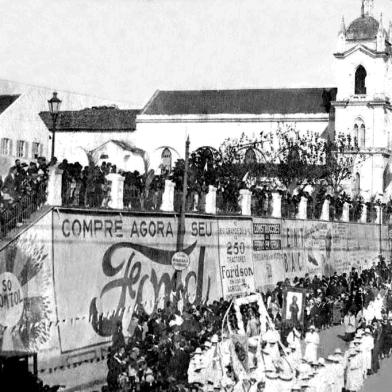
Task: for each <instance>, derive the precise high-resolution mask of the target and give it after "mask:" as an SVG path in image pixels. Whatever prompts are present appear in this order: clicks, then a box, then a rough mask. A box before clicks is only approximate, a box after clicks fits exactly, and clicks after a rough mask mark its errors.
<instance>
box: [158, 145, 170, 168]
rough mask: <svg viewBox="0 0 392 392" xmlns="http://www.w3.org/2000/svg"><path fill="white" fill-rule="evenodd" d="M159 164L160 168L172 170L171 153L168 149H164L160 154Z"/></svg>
mask: <svg viewBox="0 0 392 392" xmlns="http://www.w3.org/2000/svg"><path fill="white" fill-rule="evenodd" d="M161 164H162V167H163V168H165V169H166V170H167V171H171V169H172V153H171V151H170V149H169V148H167V147H165V148H164V149H163V151H162V154H161Z"/></svg>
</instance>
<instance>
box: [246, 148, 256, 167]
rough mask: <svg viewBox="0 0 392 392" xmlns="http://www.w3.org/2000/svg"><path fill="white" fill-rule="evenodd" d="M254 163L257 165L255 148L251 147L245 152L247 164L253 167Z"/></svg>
mask: <svg viewBox="0 0 392 392" xmlns="http://www.w3.org/2000/svg"><path fill="white" fill-rule="evenodd" d="M252 163H256V153H255V150H254V149H253V148H251V147H249V148H248V149H247V150H246V152H245V164H246V165H251V164H252Z"/></svg>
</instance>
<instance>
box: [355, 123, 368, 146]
mask: <svg viewBox="0 0 392 392" xmlns="http://www.w3.org/2000/svg"><path fill="white" fill-rule="evenodd" d="M352 136H353V138H354V140H355V142H356V144H357V145H358V147H359V148H365V146H366V126H365V123H364V122H363V120H362V118H360V117H358V118H357V119H355V122H354V128H353V135H352Z"/></svg>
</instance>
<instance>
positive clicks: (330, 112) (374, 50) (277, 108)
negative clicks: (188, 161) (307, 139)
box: [134, 0, 392, 199]
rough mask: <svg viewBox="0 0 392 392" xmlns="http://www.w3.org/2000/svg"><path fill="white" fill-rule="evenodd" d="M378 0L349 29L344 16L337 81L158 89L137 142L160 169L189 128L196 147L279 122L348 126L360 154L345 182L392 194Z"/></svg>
mask: <svg viewBox="0 0 392 392" xmlns="http://www.w3.org/2000/svg"><path fill="white" fill-rule="evenodd" d="M373 3H374V2H373V0H364V1H363V2H362V7H361V12H360V16H359V18H357V19H355V20H354V21H353V22H352V23H350V25H349V26H348V28H346V26H345V23H344V20H342V23H341V26H340V30H339V32H338V38H337V50H336V53H335V54H334V56H335V59H336V70H335V71H336V82H337V86H336V88H299V89H274V90H272V89H255V90H220V91H219V90H204V91H157V92H156V93H155V95H154V96H153V97H152V98H151V100H150V101H149V102H148V103H147V105H146V106H145V108H144V109H143V110H142V112H141V113H140V114H139V115H138V117H137V131H136V132H135V135H134V137H135V142H136V144H137V145H138V146H140V147H142V148H146V149H147V151H149V153H150V154H151V161H152V163H153V166H155V167H156V168H157V167H158V166H159V164H160V163H162V160H163V159H164V157H163V155H164V152H165V153H166V155H167V151H168V150H167V149H165V147H169V146H170V147H172V149H171V151H172V152H173V154H174V155H177V154H179V155H180V156H181V157H183V156H184V144H185V138H186V135H189V137H190V140H191V150H195V149H197V148H199V147H202V146H212V147H215V148H218V147H219V146H220V145H221V144H222V142H223V141H224V139H226V138H228V137H230V138H238V137H240V136H241V134H242V133H245V134H247V135H249V136H253V135H257V134H258V133H260V132H261V131H263V132H264V133H265V132H274V131H276V129H277V128H278V127H280V126H282V125H293V126H295V128H296V129H298V130H300V131H301V130H304V131H311V132H316V133H318V134H320V135H324V136H325V135H329V136H333V135H337V134H338V133H346V134H347V133H348V134H350V135H351V136H352V138H353V139H354V138H355V140H356V141H357V143H358V146H359V148H360V150H361V153H362V154H361V158H360V159H359V160H358V163H357V165H356V166H355V167H354V169H353V183H352V184H347V187H348V189H352V188H354V187H357V186H358V183H360V188H361V194H362V195H363V196H364V197H365V199H369V198H370V197H372V196H375V197H377V198H380V197H384V199H385V198H388V199H389V196H390V194H391V188H392V186H391V185H390V179H392V170H390V169H389V167H390V165H389V160H390V157H391V149H392V134H391V122H392V119H391V115H392V106H391V104H390V98H391V96H392V47H391V42H392V29H391V27H390V28H389V30H388V31H387V30H386V29H385V27H384V23H383V20H382V17H380V18H378V20H377V19H376V18H375V17H374V15H373V5H374V4H373ZM174 155H173V160H175V158H176V156H174ZM165 159H166V160H167V159H168V158H167V156H166V157H165ZM391 166H392V165H391ZM354 179H355V181H354ZM354 182H355V184H354Z"/></svg>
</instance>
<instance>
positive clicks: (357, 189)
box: [353, 173, 361, 195]
mask: <svg viewBox="0 0 392 392" xmlns="http://www.w3.org/2000/svg"><path fill="white" fill-rule="evenodd" d="M360 191H361V176H360V175H359V173H356V174H355V177H354V186H353V193H354V194H355V195H357V194H359V192H360Z"/></svg>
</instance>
